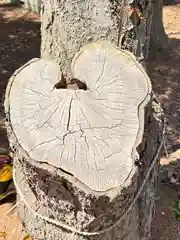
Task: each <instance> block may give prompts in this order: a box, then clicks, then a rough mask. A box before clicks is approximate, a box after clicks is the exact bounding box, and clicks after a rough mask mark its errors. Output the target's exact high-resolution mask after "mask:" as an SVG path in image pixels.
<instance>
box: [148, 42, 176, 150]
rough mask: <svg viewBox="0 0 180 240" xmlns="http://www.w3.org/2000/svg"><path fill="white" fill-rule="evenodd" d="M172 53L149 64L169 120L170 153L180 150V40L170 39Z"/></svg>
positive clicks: (155, 89)
mask: <svg viewBox="0 0 180 240" xmlns="http://www.w3.org/2000/svg"><path fill="white" fill-rule="evenodd" d="M169 41H170V46H171V51H169V52H168V51H167V52H164V53H162V54H159V56H157V58H156V59H155V60H153V61H151V62H149V66H148V73H149V76H150V78H151V81H152V84H153V90H154V92H155V93H156V94H157V95H158V97H159V99H160V101H161V103H162V106H163V109H164V112H165V116H166V118H167V144H168V150H169V151H170V152H172V151H175V150H177V149H179V148H180V121H179V119H180V39H169Z"/></svg>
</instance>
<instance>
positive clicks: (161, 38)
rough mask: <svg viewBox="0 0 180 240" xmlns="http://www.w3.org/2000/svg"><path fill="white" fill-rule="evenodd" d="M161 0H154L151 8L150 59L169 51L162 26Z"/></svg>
mask: <svg viewBox="0 0 180 240" xmlns="http://www.w3.org/2000/svg"><path fill="white" fill-rule="evenodd" d="M162 8H163V0H155V1H154V8H153V18H152V27H151V40H150V55H149V57H150V58H153V57H155V56H156V55H157V54H158V53H160V52H162V51H163V50H164V51H168V50H169V41H168V36H167V35H166V33H165V30H164V26H163V9H162Z"/></svg>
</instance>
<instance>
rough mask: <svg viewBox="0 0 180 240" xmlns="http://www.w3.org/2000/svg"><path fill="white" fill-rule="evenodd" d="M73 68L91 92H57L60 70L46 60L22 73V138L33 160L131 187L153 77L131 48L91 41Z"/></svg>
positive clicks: (99, 183) (17, 108)
mask: <svg viewBox="0 0 180 240" xmlns="http://www.w3.org/2000/svg"><path fill="white" fill-rule="evenodd" d="M72 73H73V75H74V77H76V78H78V79H80V80H81V81H84V82H85V83H86V85H87V87H88V90H87V91H83V90H76V91H74V90H70V89H68V90H67V89H58V90H57V89H54V90H52V89H53V86H54V84H55V83H57V82H58V81H59V80H60V76H61V72H60V69H59V66H58V65H57V64H56V63H54V62H52V61H48V60H44V59H39V60H38V61H35V62H32V63H31V64H30V65H27V66H26V67H25V68H23V69H22V70H21V71H20V72H19V73H18V74H17V75H16V77H15V79H14V81H13V83H12V86H11V92H10V120H11V124H12V126H13V130H14V133H15V135H16V137H17V139H18V142H19V143H20V145H21V146H22V148H23V149H25V150H26V151H27V153H28V154H29V156H30V157H31V158H32V159H34V160H36V161H40V162H47V163H48V164H50V165H53V166H55V167H60V168H62V169H64V170H65V171H68V172H70V173H71V174H73V175H74V176H75V177H77V178H78V179H79V180H80V181H82V182H83V183H85V184H86V185H87V186H89V187H90V188H92V189H94V190H97V191H105V190H108V189H110V188H113V187H116V186H119V185H124V184H125V181H126V179H127V178H128V176H129V174H131V173H132V172H133V169H134V159H133V156H132V151H134V146H135V142H136V140H137V137H138V142H141V139H142V134H143V129H144V126H143V123H144V121H143V117H144V115H143V114H144V111H143V109H144V106H145V105H146V103H147V102H148V99H149V98H148V96H149V94H150V92H151V84H150V80H149V78H148V77H147V75H146V74H145V72H144V70H143V69H142V67H141V66H140V64H138V63H137V62H136V60H135V58H134V57H133V56H132V54H130V53H129V52H125V51H120V50H118V49H116V48H115V47H113V46H112V45H110V44H109V43H107V42H99V43H96V44H89V45H87V46H85V47H84V48H83V49H82V50H81V51H80V52H79V53H78V54H77V55H76V56H75V58H74V60H73V63H72ZM144 102H145V104H144ZM142 103H143V104H142ZM141 104H142V106H143V108H142V109H141V107H140V106H141ZM138 109H141V118H140V117H139V110H138ZM141 121H142V122H141ZM140 127H141V128H140ZM139 129H140V130H139ZM139 131H140V132H139ZM138 134H139V135H138ZM135 147H137V146H135Z"/></svg>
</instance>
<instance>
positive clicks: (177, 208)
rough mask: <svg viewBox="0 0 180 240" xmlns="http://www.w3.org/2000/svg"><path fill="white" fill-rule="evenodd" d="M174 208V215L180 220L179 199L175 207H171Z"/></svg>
mask: <svg viewBox="0 0 180 240" xmlns="http://www.w3.org/2000/svg"><path fill="white" fill-rule="evenodd" d="M171 209H172V210H173V216H174V218H175V219H176V220H178V221H180V200H177V201H176V203H175V206H174V207H171Z"/></svg>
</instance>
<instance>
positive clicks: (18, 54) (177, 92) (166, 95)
mask: <svg viewBox="0 0 180 240" xmlns="http://www.w3.org/2000/svg"><path fill="white" fill-rule="evenodd" d="M5 2H6V0H0V99H1V102H0V153H2V152H4V153H5V152H8V142H7V138H6V130H5V127H4V114H3V94H4V90H5V87H6V84H7V82H8V79H9V77H10V76H11V75H12V73H13V72H14V71H15V70H16V69H17V68H18V67H20V66H21V65H23V64H24V63H25V62H27V61H28V60H30V59H31V58H33V57H39V54H40V53H39V51H40V19H39V15H38V14H36V13H32V12H31V13H30V12H28V11H27V10H24V9H22V8H17V7H10V6H8V5H4V3H5ZM163 18H164V26H165V29H166V33H167V34H168V36H169V43H170V51H167V52H165V53H163V54H158V56H157V58H156V60H154V61H153V62H150V63H149V66H148V72H149V75H150V77H151V80H152V83H153V89H154V91H155V93H156V94H157V95H158V97H159V99H160V100H161V102H162V105H163V108H164V111H165V115H166V117H167V123H168V128H167V141H166V142H167V154H166V156H165V157H164V158H162V159H161V165H162V169H163V171H162V173H161V174H160V182H159V186H158V193H157V201H156V215H155V218H154V221H153V227H152V240H180V222H177V221H176V220H174V219H173V217H172V210H171V209H170V206H172V205H173V204H174V202H175V201H176V200H177V198H178V194H179V192H180V190H179V188H178V186H179V185H178V178H177V179H176V181H173V184H171V181H170V182H168V180H171V178H172V175H173V174H174V172H176V175H177V176H180V172H178V170H177V169H180V166H179V165H180V163H179V162H180V161H179V159H180V150H179V149H180V121H179V119H180V84H179V83H180V4H179V5H178V4H175V5H171V6H165V7H164V16H163ZM177 172H178V173H177ZM161 175H162V176H161ZM164 175H165V176H164ZM166 175H167V176H166ZM162 179H163V180H164V179H167V181H164V182H163V183H162V182H161V180H162ZM13 204H14V198H13V197H12V199H9V201H8V203H5V202H4V203H3V204H1V205H0V232H1V231H3V232H4V231H5V232H8V236H7V237H6V238H4V237H0V240H1V239H6V240H15V239H16V240H21V239H23V237H24V236H25V233H21V224H20V222H19V220H18V216H17V212H16V210H15V211H14V212H11V213H9V214H6V212H7V211H8V210H9V209H10V208H11V207H12V206H13Z"/></svg>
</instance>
